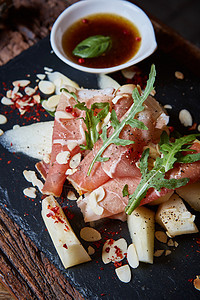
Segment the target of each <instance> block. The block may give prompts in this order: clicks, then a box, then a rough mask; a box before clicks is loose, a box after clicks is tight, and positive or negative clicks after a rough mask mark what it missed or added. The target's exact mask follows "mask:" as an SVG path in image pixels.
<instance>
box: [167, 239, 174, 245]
mask: <svg viewBox="0 0 200 300" xmlns="http://www.w3.org/2000/svg"><path fill="white" fill-rule="evenodd" d="M167 246H169V247H173V246H174V241H173V240H172V239H169V241H168V242H167Z"/></svg>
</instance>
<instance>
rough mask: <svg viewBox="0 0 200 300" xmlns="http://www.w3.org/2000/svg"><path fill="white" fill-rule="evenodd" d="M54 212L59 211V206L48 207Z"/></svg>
mask: <svg viewBox="0 0 200 300" xmlns="http://www.w3.org/2000/svg"><path fill="white" fill-rule="evenodd" d="M50 209H51V210H52V211H53V212H54V213H55V214H56V213H59V207H58V206H54V207H51V208H50Z"/></svg>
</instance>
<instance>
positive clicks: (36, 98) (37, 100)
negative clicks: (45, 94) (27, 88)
mask: <svg viewBox="0 0 200 300" xmlns="http://www.w3.org/2000/svg"><path fill="white" fill-rule="evenodd" d="M33 99H34V100H35V101H36V102H37V103H40V99H41V97H40V95H33Z"/></svg>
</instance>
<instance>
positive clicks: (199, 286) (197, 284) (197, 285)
mask: <svg viewBox="0 0 200 300" xmlns="http://www.w3.org/2000/svg"><path fill="white" fill-rule="evenodd" d="M193 284H194V287H195V289H197V290H198V291H200V276H198V275H197V276H196V278H195V279H194V281H193Z"/></svg>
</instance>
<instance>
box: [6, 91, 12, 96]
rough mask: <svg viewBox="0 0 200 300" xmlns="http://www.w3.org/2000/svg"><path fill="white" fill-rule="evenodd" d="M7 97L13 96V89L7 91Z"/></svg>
mask: <svg viewBox="0 0 200 300" xmlns="http://www.w3.org/2000/svg"><path fill="white" fill-rule="evenodd" d="M6 97H7V98H12V90H8V91H7V92H6Z"/></svg>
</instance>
